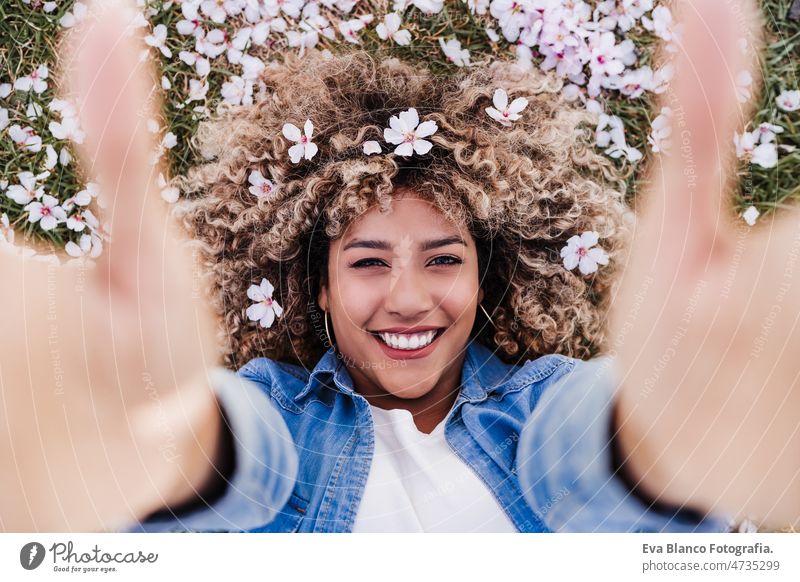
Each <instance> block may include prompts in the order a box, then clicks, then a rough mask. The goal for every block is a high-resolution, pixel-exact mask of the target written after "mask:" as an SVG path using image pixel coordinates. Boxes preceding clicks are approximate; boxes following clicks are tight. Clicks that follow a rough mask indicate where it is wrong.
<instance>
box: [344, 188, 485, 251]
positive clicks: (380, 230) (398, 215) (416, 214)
mask: <svg viewBox="0 0 800 582" xmlns="http://www.w3.org/2000/svg"><path fill="white" fill-rule="evenodd" d="M455 234H460V235H461V236H462V237H463V238H465V239H469V238H470V237H469V233H468V232H467V230H466V229H465V228H464V227H463V226H460V225H458V224H456V223H454V222H452V221H451V220H449V219H448V218H447V216H445V214H444V213H443V212H442V211H441V210H439V209H438V208H437V207H436V206H435V205H434V204H433V203H431V202H429V201H427V200H423V199H421V198H416V197H411V196H404V197H402V198H395V199H393V200H392V203H391V211H390V212H388V213H382V212H381V211H380V209H379V207H378V206H373V207H372V208H370V209H369V210H368V211H367V212H365V213H364V214H362V215H361V216H359V217H358V218H357V219H356V220H354V221H353V222H352V223H351V224H350V225H349V226H348V227H347V229H346V230H345V233H344V236H342V237H341V238H340V240H339V242H340V244H342V245H346V244H347V243H348V242H350V241H351V240H353V239H355V238H359V239H362V238H371V239H383V240H389V241H396V240H399V239H401V238H404V239H412V240H423V239H425V240H427V239H430V238H431V237H432V236H434V235H455Z"/></svg>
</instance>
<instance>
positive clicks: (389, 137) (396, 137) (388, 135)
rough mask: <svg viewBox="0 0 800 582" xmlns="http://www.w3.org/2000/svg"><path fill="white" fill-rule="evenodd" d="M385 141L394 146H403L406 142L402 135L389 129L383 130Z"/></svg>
mask: <svg viewBox="0 0 800 582" xmlns="http://www.w3.org/2000/svg"><path fill="white" fill-rule="evenodd" d="M383 139H384V140H386V141H387V142H389V143H390V144H392V145H398V144H401V143H403V142H404V141H405V140H406V138H405V136H404V135H403V134H402V133H400V132H399V131H397V130H394V129H389V128H388V127H385V128H384V129H383Z"/></svg>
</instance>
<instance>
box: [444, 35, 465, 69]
mask: <svg viewBox="0 0 800 582" xmlns="http://www.w3.org/2000/svg"><path fill="white" fill-rule="evenodd" d="M439 46H440V47H442V52H443V53H444V56H445V57H446V58H447V60H448V61H450V62H451V63H454V64H455V65H456V66H458V67H465V66H468V65H469V64H470V63H469V51H468V50H467V49H462V48H461V42H460V41H459V40H458V39H455V38H452V39H450V40H448V41H447V42H445V41H444V40H443V39H441V38H440V39H439Z"/></svg>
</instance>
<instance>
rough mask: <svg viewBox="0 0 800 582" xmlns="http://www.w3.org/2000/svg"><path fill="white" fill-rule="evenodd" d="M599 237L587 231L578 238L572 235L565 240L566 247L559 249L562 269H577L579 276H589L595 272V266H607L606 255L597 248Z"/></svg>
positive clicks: (593, 232)
mask: <svg viewBox="0 0 800 582" xmlns="http://www.w3.org/2000/svg"><path fill="white" fill-rule="evenodd" d="M598 239H599V235H598V234H597V233H596V232H595V231H593V230H592V231H587V232H584V233H583V234H581V235H580V236H578V235H574V236H572V237H570V238H569V239H568V240H567V244H566V246H564V247H562V249H561V258H562V259H563V262H564V268H565V269H567V270H568V271H571V270H573V269H574V268H575V267H578V269H579V270H580V272H581V274H583V275H590V274H591V273H594V272H596V271H597V265H607V264H608V255H607V254H606V252H605V251H604V250H603V249H601V248H599V247H597V248H592V247H594V246H595V245H596V244H597V241H598Z"/></svg>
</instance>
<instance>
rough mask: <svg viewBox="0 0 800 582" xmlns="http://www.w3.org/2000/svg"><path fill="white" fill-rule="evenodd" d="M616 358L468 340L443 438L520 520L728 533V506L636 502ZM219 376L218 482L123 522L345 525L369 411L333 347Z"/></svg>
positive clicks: (180, 527) (345, 528)
mask: <svg viewBox="0 0 800 582" xmlns="http://www.w3.org/2000/svg"><path fill="white" fill-rule="evenodd" d="M614 362H615V361H614V360H613V359H612V358H611V357H609V356H605V357H600V358H595V359H593V360H589V361H584V360H579V359H575V358H570V357H566V356H562V355H546V356H542V357H539V358H537V359H535V360H527V361H525V362H524V364H522V365H513V364H506V363H504V362H503V361H501V360H500V359H499V358H498V357H497V356H496V355H495V354H494V353H493V352H492V351H491V350H490V349H488V348H487V347H486V346H484V345H482V344H480V343H477V342H474V341H473V342H471V343H470V344H469V345H468V347H467V352H466V357H465V359H464V365H463V368H462V382H461V391H460V393H459V395H458V397H457V399H456V402H455V404H454V405H453V408H452V409H451V411H450V413H449V414H448V416H447V419H446V422H445V438H446V440H447V442H448V444H449V445H450V446H451V447H452V449H453V451H454V452H455V454H456V455H458V457H459V458H460V459H461V460H462V461H463V462H464V463H466V464H467V465H468V466H469V467H470V468H471V469H472V470H473V471H475V472H476V473H477V475H478V476H479V477H480V479H481V480H483V482H484V483H485V484H486V486H487V487H488V488H489V489H490V490H491V491H492V493H493V494H494V495H495V496H496V498H497V500H498V501H499V503H500V506H501V507H502V508H504V510H505V511H506V513H507V514H508V517H509V518H510V519H511V521H512V522H513V523H514V525H515V526H516V527H517V529H518V530H519V531H521V532H550V531H570V532H662V531H663V532H721V531H729V529H730V528H731V526H732V524H733V521H732V519H731V517H730V516H727V515H722V514H718V513H709V514H706V515H705V516H703V515H699V514H693V512H691V511H688V512H687V511H685V510H684V511H679V510H678V509H664V508H663V507H659V508H658V509H657V508H655V507H654V506H648V505H646V504H645V503H644V502H643V501H642V500H641V499H640V498H639V497H637V496H635V495H633V494H632V493H631V492H630V491H629V489H628V488H627V487H626V485H625V484H624V483H623V480H622V479H621V477H620V476H618V475H617V474H616V473H615V472H614V471H613V468H612V467H613V463H612V456H611V448H610V446H609V439H610V436H611V426H612V424H611V423H612V407H611V405H612V403H613V395H614V392H615V388H616V386H617V385H618V382H617V380H616V379H617V378H618V373H617V371H616V368H615V363H614ZM215 374H216V377H215V378H214V379H213V382H212V383H213V385H214V387H215V390H216V394H217V398H218V400H219V402H220V404H221V407H222V409H223V411H224V413H225V416H226V419H227V421H228V422H229V425H230V427H231V430H232V432H233V435H234V440H235V469H234V473H233V476H232V478H231V480H230V482H229V484H228V486H227V488H226V491H225V493H223V494H222V496H221V497H219V498H218V499H217V500H216V501H215V502H214V503H212V504H211V505H209V506H203V507H200V508H199V509H195V510H189V511H187V512H184V514H179V515H176V514H164V513H159V514H155V515H154V516H151V517H150V518H148V519H146V520H144V521H143V522H142V523H139V524H136V525H135V526H133V527H131V528H130V529H127V530H126V531H239V532H241V531H246V532H349V531H352V528H353V523H354V521H355V518H356V513H357V510H358V507H359V503H360V500H361V497H362V494H363V492H364V486H365V484H366V481H367V475H368V473H369V469H370V463H371V459H372V454H373V449H374V432H373V421H372V416H371V412H370V407H369V405H368V403H367V400H366V399H365V398H364V397H363V396H361V395H360V394H358V393H357V392H356V391H355V390H354V387H353V383H352V379H351V377H350V374H349V373H348V371H347V368H346V366H345V365H344V363H343V362H342V361H341V359H340V358H338V357H337V355H336V353H335V352H334V349H333V348H330V349H329V350H328V352H327V353H326V354H325V355H324V356H323V357H322V358H321V359H320V361H319V362H318V364H317V365H316V367H315V368H314V369H313V370H312V371H310V372H309V371H308V370H305V369H303V368H301V367H299V366H295V365H291V364H286V363H281V362H276V361H274V360H271V359H268V358H255V359H253V360H251V361H249V362H248V363H247V364H246V365H245V366H244V367H242V368H241V369H240V370H238V372H237V373H235V374H234V373H233V372H229V371H224V370H221V369H218V370H216V371H215Z"/></svg>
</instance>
